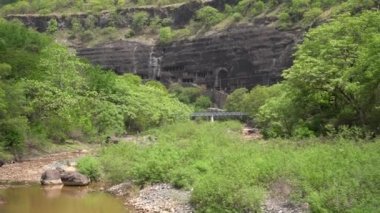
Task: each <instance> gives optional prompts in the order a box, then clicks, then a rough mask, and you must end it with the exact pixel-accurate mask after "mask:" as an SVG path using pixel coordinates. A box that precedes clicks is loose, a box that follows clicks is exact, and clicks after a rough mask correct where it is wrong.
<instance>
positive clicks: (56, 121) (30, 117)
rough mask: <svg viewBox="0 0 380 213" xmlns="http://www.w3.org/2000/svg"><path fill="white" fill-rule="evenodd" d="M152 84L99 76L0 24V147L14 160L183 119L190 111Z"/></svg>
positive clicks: (42, 40) (60, 50) (40, 40)
mask: <svg viewBox="0 0 380 213" xmlns="http://www.w3.org/2000/svg"><path fill="white" fill-rule="evenodd" d="M157 84H159V83H158V82H157V83H156V84H152V83H149V84H146V85H145V84H143V82H142V80H141V79H140V78H139V77H137V76H134V75H125V76H117V75H115V74H113V73H112V72H110V71H107V72H106V71H102V70H101V69H100V68H97V67H94V66H91V65H90V64H88V63H86V62H83V61H81V60H79V59H78V58H77V57H76V56H75V55H74V54H73V53H71V52H70V51H68V50H67V49H66V48H64V47H62V46H59V45H57V44H54V43H53V42H52V41H51V39H49V38H48V37H45V36H42V35H40V34H38V33H36V32H33V31H31V30H27V29H25V28H24V27H22V26H21V25H19V24H17V23H9V22H6V21H1V22H0V147H1V148H2V149H5V150H6V151H9V152H11V153H13V154H14V155H15V156H19V155H21V154H22V152H23V150H24V149H25V148H26V146H28V147H35V146H37V147H38V145H39V144H40V143H43V142H44V141H50V140H52V141H54V142H57V143H63V142H64V141H65V140H67V139H77V140H82V141H100V140H103V139H104V138H105V136H106V135H114V134H122V133H124V132H125V131H126V130H133V131H136V130H137V131H140V130H142V129H146V128H149V127H152V126H157V125H160V124H163V123H168V122H173V121H175V120H181V119H187V118H188V114H189V112H190V109H189V108H188V107H187V106H186V105H184V104H181V103H180V102H179V101H177V100H176V99H174V98H172V97H171V96H170V95H169V94H168V92H167V91H166V90H162V89H157ZM162 87H163V86H162ZM0 151H1V150H0Z"/></svg>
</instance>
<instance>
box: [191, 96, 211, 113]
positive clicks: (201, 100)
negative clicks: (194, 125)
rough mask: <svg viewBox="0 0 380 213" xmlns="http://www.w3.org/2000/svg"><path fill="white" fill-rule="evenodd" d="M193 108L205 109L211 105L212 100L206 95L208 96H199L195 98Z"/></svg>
mask: <svg viewBox="0 0 380 213" xmlns="http://www.w3.org/2000/svg"><path fill="white" fill-rule="evenodd" d="M194 105H195V108H196V109H197V110H198V111H199V110H204V109H207V108H209V107H211V105H212V101H211V99H210V98H209V97H208V96H204V95H202V96H199V97H197V99H196V100H195V103H194Z"/></svg>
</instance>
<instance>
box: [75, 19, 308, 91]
mask: <svg viewBox="0 0 380 213" xmlns="http://www.w3.org/2000/svg"><path fill="white" fill-rule="evenodd" d="M301 34H302V31H300V30H289V31H283V30H278V29H276V28H273V27H270V26H268V25H265V24H262V25H260V24H252V25H248V24H247V25H240V26H236V27H233V28H230V29H228V30H226V31H223V32H221V33H217V34H213V35H209V36H204V37H201V38H197V39H193V40H181V41H175V42H172V43H169V44H165V45H147V44H143V43H139V42H133V41H116V42H111V43H108V44H103V45H99V46H97V47H94V48H79V49H78V55H79V56H81V57H84V58H87V59H88V60H89V61H91V62H92V63H93V64H98V65H100V66H102V67H104V68H107V69H112V70H114V71H115V72H116V73H119V74H123V73H126V72H131V73H135V74H137V75H140V76H141V77H142V78H143V79H156V80H160V81H162V82H164V83H170V82H180V83H190V84H191V83H196V84H198V85H204V86H206V87H207V88H216V89H218V90H224V91H232V90H233V89H236V88H239V87H247V88H251V87H253V86H255V85H258V84H261V85H268V84H273V83H275V82H277V81H279V80H280V79H281V72H282V71H283V70H284V69H286V68H288V67H290V66H291V64H292V54H293V53H294V47H295V45H296V43H297V42H298V41H299V40H300V37H301Z"/></svg>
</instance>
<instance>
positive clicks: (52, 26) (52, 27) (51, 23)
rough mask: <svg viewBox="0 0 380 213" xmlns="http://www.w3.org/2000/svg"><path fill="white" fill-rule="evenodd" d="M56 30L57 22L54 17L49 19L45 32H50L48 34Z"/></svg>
mask: <svg viewBox="0 0 380 213" xmlns="http://www.w3.org/2000/svg"><path fill="white" fill-rule="evenodd" d="M57 30H58V22H57V20H56V19H50V21H49V23H48V28H47V30H46V31H47V32H48V33H50V34H53V33H55V32H57Z"/></svg>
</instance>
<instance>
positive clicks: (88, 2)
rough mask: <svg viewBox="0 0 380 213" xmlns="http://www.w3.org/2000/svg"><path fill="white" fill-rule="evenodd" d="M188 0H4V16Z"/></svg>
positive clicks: (163, 3)
mask: <svg viewBox="0 0 380 213" xmlns="http://www.w3.org/2000/svg"><path fill="white" fill-rule="evenodd" d="M185 1H186V0H78V1H71V0H32V1H25V0H3V2H4V3H0V6H2V5H5V6H4V8H3V9H2V13H3V14H9V13H42V14H44V13H52V12H79V11H81V12H83V11H95V12H99V11H101V10H106V9H116V8H120V7H126V6H141V5H167V4H173V3H182V2H185Z"/></svg>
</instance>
